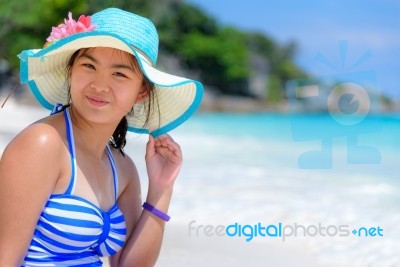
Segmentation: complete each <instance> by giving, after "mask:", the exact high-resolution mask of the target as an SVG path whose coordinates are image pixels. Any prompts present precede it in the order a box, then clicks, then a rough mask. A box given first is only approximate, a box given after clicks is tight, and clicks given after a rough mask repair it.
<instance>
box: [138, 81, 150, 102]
mask: <svg viewBox="0 0 400 267" xmlns="http://www.w3.org/2000/svg"><path fill="white" fill-rule="evenodd" d="M148 95H149V94H148V93H147V87H146V85H144V84H143V85H142V88H141V89H140V91H139V94H138V96H137V97H136V102H135V104H140V103H141V102H142V101H143V100H145V99H146V98H147V97H148Z"/></svg>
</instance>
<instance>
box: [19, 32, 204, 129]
mask: <svg viewBox="0 0 400 267" xmlns="http://www.w3.org/2000/svg"><path fill="white" fill-rule="evenodd" d="M90 47H112V48H116V49H119V50H122V51H126V52H128V53H130V54H133V55H134V56H135V57H136V59H137V61H138V63H139V66H140V69H141V71H142V72H143V74H144V75H145V76H146V77H147V78H148V79H149V80H150V81H151V82H152V83H153V84H154V89H155V93H156V94H155V95H156V97H157V101H156V102H157V103H158V105H157V104H155V105H152V110H151V114H150V117H149V119H148V121H147V125H143V124H144V122H145V121H146V115H147V112H146V111H145V110H144V109H143V107H144V106H145V105H146V101H148V100H145V101H144V103H142V104H140V105H135V107H134V108H135V109H134V116H132V117H130V116H127V120H128V130H129V131H132V132H137V133H150V134H152V135H153V136H155V137H156V136H159V135H162V134H164V133H166V132H169V131H171V130H172V129H174V128H176V127H177V126H179V125H180V124H182V123H183V122H184V121H185V120H187V119H188V118H189V117H190V116H191V115H192V114H193V113H194V112H195V111H196V110H197V108H198V107H199V106H200V103H201V99H202V96H203V86H202V84H201V83H200V82H198V81H195V80H190V79H186V78H183V77H178V76H175V75H170V74H168V73H165V72H162V71H159V70H157V69H156V68H155V67H153V66H152V65H151V61H150V60H149V59H148V58H146V56H144V54H143V53H142V52H141V51H140V50H139V49H137V48H135V47H132V46H129V45H128V44H127V42H125V41H124V40H123V39H121V38H119V37H118V36H117V35H113V34H109V33H103V32H84V33H78V34H74V35H71V36H68V37H66V38H63V39H61V40H59V41H57V42H56V43H54V44H52V45H50V46H49V47H46V48H43V49H40V50H25V51H23V52H22V53H21V54H20V55H19V57H20V61H21V66H20V71H21V83H27V84H28V85H29V87H30V88H31V90H32V92H33V94H34V96H35V97H36V99H37V100H38V101H39V103H40V104H41V105H42V106H44V107H45V108H47V109H49V110H52V109H53V107H54V106H55V105H57V104H58V103H62V104H66V103H67V102H68V85H67V84H66V77H67V73H66V65H67V63H68V61H69V59H70V57H71V55H72V54H73V53H74V52H75V51H77V50H79V49H81V48H90Z"/></svg>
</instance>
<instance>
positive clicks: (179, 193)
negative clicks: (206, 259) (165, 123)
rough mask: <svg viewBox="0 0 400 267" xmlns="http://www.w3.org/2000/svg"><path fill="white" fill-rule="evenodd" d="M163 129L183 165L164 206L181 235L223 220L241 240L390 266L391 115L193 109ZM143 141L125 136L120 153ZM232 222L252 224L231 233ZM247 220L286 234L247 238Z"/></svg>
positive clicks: (399, 193) (393, 249) (395, 257)
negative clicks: (174, 125) (167, 130)
mask: <svg viewBox="0 0 400 267" xmlns="http://www.w3.org/2000/svg"><path fill="white" fill-rule="evenodd" d="M171 136H172V137H173V138H174V140H175V141H177V142H178V143H179V144H180V145H181V147H182V151H183V155H184V164H183V167H182V170H181V173H180V175H179V177H178V179H177V181H176V186H175V193H174V197H173V201H172V204H171V208H170V212H171V214H172V216H173V221H174V222H175V223H181V224H182V225H183V227H187V228H188V229H189V230H188V231H189V232H188V234H190V227H192V226H193V227H194V226H198V225H203V226H206V225H211V226H213V227H216V226H218V225H223V226H225V227H227V226H229V225H231V229H230V230H231V231H230V234H232V235H233V234H235V235H234V236H231V237H230V238H235V239H242V240H243V244H241V245H243V246H246V245H247V244H248V242H259V243H260V244H262V243H263V242H265V243H268V244H274V243H282V242H284V243H285V244H288V245H289V244H290V245H293V244H294V245H298V246H301V247H306V248H307V249H309V250H310V251H312V253H313V255H315V257H316V259H318V260H320V261H321V262H326V263H327V264H328V263H329V264H330V265H329V266H352V267H356V266H362V267H366V266H376V267H390V266H391V267H394V266H400V253H399V251H400V245H399V244H400V242H399V238H400V227H399V223H400V114H369V115H367V116H365V115H363V116H360V117H359V118H352V120H351V121H350V122H349V121H346V118H337V117H336V116H332V114H330V113H318V114H281V113H252V114H233V113H200V114H197V115H196V116H194V117H193V118H191V119H189V121H187V122H186V123H185V124H183V125H182V126H181V127H179V128H178V129H176V130H174V131H173V132H172V133H171ZM145 139H146V138H144V137H138V136H130V138H129V140H128V143H129V144H128V146H127V149H128V150H127V151H129V152H128V153H130V154H132V155H134V157H136V156H135V155H138V152H139V151H140V149H142V151H140V152H141V153H144V150H143V147H144V143H145V141H146V140H145ZM139 144H141V145H139ZM139 147H141V148H139ZM141 153H139V155H141ZM140 157H141V156H140ZM141 161H142V162H141ZM135 162H137V164H139V166H138V169H139V172H140V173H141V176H142V177H145V175H146V174H145V168H144V167H143V166H144V163H143V160H141V159H140V158H136V159H135ZM143 184H144V185H146V181H143ZM143 190H145V187H144V189H143ZM232 225H234V226H232ZM238 225H241V226H242V227H243V226H245V225H250V226H252V227H249V226H246V227H247V230H246V231H245V233H242V236H241V237H240V236H239V232H240V231H239V232H238V233H235V232H234V230H235V229H236V230H238V228H237V227H238ZM255 225H257V226H258V227H268V226H270V230H271V229H277V228H279V225H281V226H282V227H286V229H285V231H286V233H288V236H287V237H286V238H284V239H285V240H283V238H282V236H279V235H276V232H274V231H272V232H271V231H270V233H271V236H268V235H266V236H262V235H261V234H258V236H254V232H257V231H258V230H256V228H255V227H254V226H255ZM235 226H236V228H235ZM271 227H272V228H271ZM250 228H251V229H253V236H254V238H252V239H251V241H246V239H247V238H246V236H245V235H246V232H247V236H249V233H250V231H251V229H250ZM200 230H201V229H200ZM290 231H292V233H290ZM192 234H203V235H204V234H205V233H204V232H201V231H200V233H195V232H194V229H193V232H192ZM274 234H275V236H274ZM289 234H291V235H289ZM225 238H227V236H226V235H225ZM248 239H249V238H248ZM216 253H218V252H216ZM266 255H267V252H266ZM321 266H325V265H321ZM326 266H328V265H326Z"/></svg>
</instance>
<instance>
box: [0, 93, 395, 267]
mask: <svg viewBox="0 0 400 267" xmlns="http://www.w3.org/2000/svg"><path fill="white" fill-rule="evenodd" d="M47 114H49V112H48V111H47V110H44V109H43V108H37V107H32V106H18V105H17V104H15V103H14V102H13V101H9V102H8V103H7V104H6V106H5V108H4V109H0V152H2V151H3V149H4V147H5V146H6V144H7V143H8V142H9V141H10V140H11V139H12V138H13V136H15V134H17V132H18V131H20V130H21V129H23V128H24V127H26V126H27V125H29V124H30V123H32V122H34V121H35V120H37V119H39V118H41V117H43V116H46V115H47ZM192 127H194V128H193V129H194V130H195V127H197V126H196V125H192ZM174 136H176V137H177V138H178V140H179V139H181V140H182V147H183V151H184V155H185V162H184V167H183V169H182V172H181V175H180V177H179V179H178V181H177V184H176V190H175V195H174V198H173V200H172V204H171V207H170V212H169V213H170V215H171V216H172V219H171V221H170V222H169V223H167V227H166V232H165V238H164V243H163V247H162V251H161V254H160V257H159V260H158V262H157V265H156V266H160V267H168V266H174V267H183V266H193V267H200V266H209V267H214V266H232V267H242V266H249V267H250V266H252V267H253V266H255V267H256V266H273V267H286V266H298V267H302V266H304V267H306V266H307V267H331V266H332V267H333V266H335V267H347V266H351V267H367V266H373V267H396V266H400V264H399V262H398V261H397V260H398V257H395V256H394V255H395V254H394V253H395V251H396V247H398V245H395V243H393V241H392V240H391V239H390V240H386V239H380V241H378V242H375V240H378V239H375V240H372V241H373V242H372V241H368V240H366V239H365V241H364V240H355V239H343V238H342V239H340V238H338V239H332V240H331V239H328V238H325V239H309V238H299V239H296V240H295V239H291V240H290V242H282V241H281V240H278V239H266V238H265V239H262V238H255V239H254V240H252V241H251V242H246V241H245V240H244V239H243V238H232V237H228V236H226V235H225V236H222V237H217V236H215V235H213V236H212V237H208V236H206V235H205V234H204V232H201V231H200V232H199V233H200V234H199V236H196V234H195V232H194V231H192V232H190V230H189V223H190V222H191V221H192V220H196V224H197V225H200V224H210V225H213V226H216V225H217V224H224V223H225V225H226V224H227V223H233V222H235V221H238V222H243V223H249V224H251V223H257V222H259V221H260V222H266V223H276V222H278V221H284V222H287V223H290V222H294V221H296V220H304V222H305V223H317V222H319V221H322V222H324V223H325V224H330V223H331V224H338V223H339V222H342V221H343V222H345V223H348V224H350V223H352V222H355V221H357V216H358V215H357V214H358V213H357V212H358V209H359V208H360V207H357V208H356V207H354V209H353V207H352V206H351V205H350V206H349V207H347V209H345V211H342V210H340V211H339V210H338V208H336V207H334V206H329V210H324V209H322V211H321V210H320V207H319V206H318V205H319V204H321V205H323V202H324V201H325V202H326V201H328V200H329V198H331V199H333V200H332V201H336V200H335V198H346V197H348V195H347V193H343V195H342V196H338V195H335V194H332V195H329V194H330V193H329V191H326V194H325V195H326V196H325V195H323V194H322V195H321V198H320V199H321V201H320V200H318V199H314V197H315V196H314V195H313V194H314V193H310V192H312V191H310V192H301V191H300V192H297V191H296V190H297V189H296V187H295V184H296V181H293V182H294V183H293V184H292V185H290V184H287V182H286V180H282V178H281V177H279V176H282V177H283V176H285V175H286V176H288V174H287V173H289V174H290V171H289V172H288V171H287V172H286V174H285V173H284V172H282V173H281V172H278V173H275V172H276V171H277V170H274V169H273V168H272V167H271V166H272V165H271V166H270V167H271V168H270V169H269V172H268V175H269V176H271V175H272V177H275V176H276V177H278V178H277V180H276V181H274V180H271V181H270V180H266V179H265V178H264V175H265V174H264V170H263V169H257V168H256V167H254V166H253V167H246V168H247V169H246V172H245V173H246V175H247V176H248V177H243V179H237V178H235V177H234V175H235V172H237V171H238V170H239V172H240V169H235V168H236V167H237V168H239V167H238V166H236V165H235V166H236V167H235V166H233V165H232V166H230V165H229V160H228V159H227V157H229V154H230V153H236V152H235V150H234V148H231V150H229V149H227V150H226V151H224V153H226V154H225V156H224V157H225V158H224V157H222V158H221V159H220V162H219V163H220V164H221V166H223V169H221V168H218V167H215V168H214V167H213V164H216V163H215V162H213V158H212V157H211V158H210V157H208V156H207V155H203V156H204V157H200V156H199V155H197V154H196V153H202V149H205V146H207V145H210V144H211V145H212V142H214V141H215V140H214V141H212V140H207V142H208V143H207V142H202V147H199V148H198V150H199V151H198V152H192V153H191V151H189V150H190V147H191V144H193V142H194V143H196V142H198V141H197V139H195V140H191V139H190V138H189V139H185V138H183V136H182V132H179V131H178V132H177V133H176V134H174ZM145 142H146V137H137V136H130V137H129V140H128V145H127V147H126V151H127V153H128V154H130V155H132V158H133V159H134V161H135V162H136V164H137V168H138V171H139V174H140V175H141V177H142V190H143V191H144V189H145V188H146V178H145V175H146V174H145V166H144V162H143V156H144V154H143V152H144V144H145ZM215 142H220V141H215ZM246 146H248V148H249V149H256V148H254V147H253V148H252V145H251V143H249V144H246ZM185 148H186V150H185ZM207 153H208V152H207ZM216 153H218V152H216ZM0 154H1V153H0ZM199 160H202V161H207V160H210V162H209V163H208V164H209V165H208V168H204V167H203V165H202V164H199V162H198V161H199ZM248 160H249V159H248V158H243V159H242V161H243V164H245V162H247V161H248ZM224 164H225V165H224ZM214 166H216V165H214ZM268 166H269V165H268ZM240 168H245V167H244V166H242V167H240ZM298 172H299V173H301V171H298ZM274 175H275V176H274ZM206 176H212V177H206ZM289 177H290V175H289ZM211 178H212V179H211ZM238 178H241V176H240V175H239V176H238ZM210 179H211V180H210ZM296 179H299V178H296ZM311 179H313V178H312V177H311ZM297 182H298V181H297ZM300 182H301V181H300ZM298 183H299V182H298ZM313 183H314V184H313V186H314V185H316V184H315V181H314V182H313ZM321 188H322V190H325V189H324V188H323V187H321ZM282 190H283V191H282ZM310 190H312V188H311V189H310ZM382 190H383V191H382V192H383V193H384V194H389V193H391V192H392V191H390V190H391V189H390V190H389V189H385V187H382ZM319 191H321V190H319ZM319 191H318V192H319ZM322 192H324V191H322ZM378 192H379V191H378ZM275 193H276V195H273V194H275ZM349 194H350V193H349ZM377 194H378V193H377ZM377 194H375V195H374V196H378V195H377ZM297 195H300V196H304V198H298V197H297ZM353 195H354V194H353V193H351V197H353ZM291 196H292V198H293V199H294V200H291V201H289V197H291ZM349 196H350V195H349ZM370 200H371V199H370ZM256 203H258V204H257V205H259V207H262V209H261V210H260V211H257V207H256V205H255V204H256ZM371 203H372V202H371ZM260 205H261V206H260ZM323 207H324V206H323ZM317 208H318V212H314V211H316V209H317ZM389 210H390V209H389ZM343 212H345V213H343ZM361 213H362V211H360V214H361ZM324 214H326V216H325V215H324ZM343 214H344V215H343ZM365 216H367V215H365ZM364 219H370V220H369V221H371V222H378V223H381V222H382V221H381V220H380V219H377V218H375V217H372V215H371V218H369V217H364ZM340 220H342V221H340ZM374 220H375V221H374ZM385 222H387V225H384V226H386V228H387V227H390V226H392V225H394V223H395V220H394V219H393V220H392V219H391V217H387V219H386V221H385ZM200 230H201V229H200ZM392 234H394V235H398V231H397V232H396V231H392ZM383 247H385V249H382V248H383ZM376 249H379V250H381V251H379V252H376V251H375V250H376ZM372 251H373V252H372ZM375 252H376V253H375ZM106 265H107V264H106Z"/></svg>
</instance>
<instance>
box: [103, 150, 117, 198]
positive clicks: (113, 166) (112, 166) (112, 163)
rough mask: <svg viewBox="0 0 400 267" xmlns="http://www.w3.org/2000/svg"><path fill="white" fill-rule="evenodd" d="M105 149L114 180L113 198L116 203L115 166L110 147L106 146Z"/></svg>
mask: <svg viewBox="0 0 400 267" xmlns="http://www.w3.org/2000/svg"><path fill="white" fill-rule="evenodd" d="M106 149H107V153H108V159H109V160H110V164H111V170H112V174H113V179H114V198H115V202H117V198H118V172H117V168H116V166H115V161H114V157H113V155H112V152H111V149H110V147H109V146H106Z"/></svg>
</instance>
